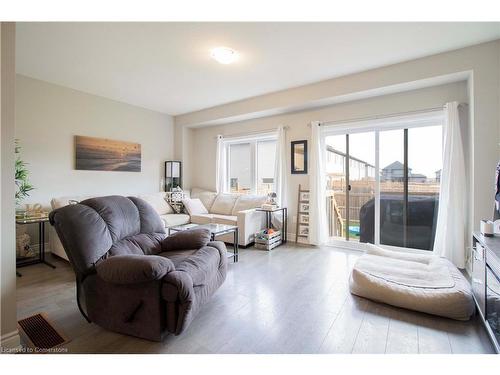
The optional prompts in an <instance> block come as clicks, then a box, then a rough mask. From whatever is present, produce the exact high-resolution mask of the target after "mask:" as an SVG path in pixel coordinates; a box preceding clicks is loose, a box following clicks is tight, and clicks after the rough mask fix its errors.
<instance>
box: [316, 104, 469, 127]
mask: <svg viewBox="0 0 500 375" xmlns="http://www.w3.org/2000/svg"><path fill="white" fill-rule="evenodd" d="M464 105H467V103H459V106H464ZM445 106H446V104H445V105H443V106H441V107H434V108H425V109H419V110H416V111H407V112H398V113H391V114H388V115H375V116H367V117H358V118H353V119H348V120H334V121H320V125H333V124H342V123H344V124H348V123H350V122H359V121H369V120H379V119H384V118H391V117H399V116H404V115H413V114H418V113H427V112H435V111H442V110H443V109H444V107H445ZM309 126H310V124H309Z"/></svg>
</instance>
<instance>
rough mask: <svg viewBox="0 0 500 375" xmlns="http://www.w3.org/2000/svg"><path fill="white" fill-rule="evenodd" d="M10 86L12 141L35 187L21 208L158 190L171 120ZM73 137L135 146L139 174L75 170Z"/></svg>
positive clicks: (22, 84) (27, 85)
mask: <svg viewBox="0 0 500 375" xmlns="http://www.w3.org/2000/svg"><path fill="white" fill-rule="evenodd" d="M16 85H17V90H16V138H18V139H19V140H20V143H21V146H22V158H23V159H24V160H25V161H26V162H27V163H29V166H28V169H29V170H30V181H31V183H32V184H33V185H34V186H35V190H33V191H32V192H31V195H30V197H29V198H27V199H26V200H25V201H24V203H42V204H43V205H44V206H49V204H50V199H51V198H53V197H58V196H67V195H93V194H96V195H106V194H135V193H141V192H156V191H160V181H161V178H162V177H163V174H164V171H163V163H164V161H165V160H169V159H171V158H172V157H173V156H174V146H173V143H174V127H173V120H172V117H171V116H168V115H166V114H162V113H158V112H153V111H150V110H146V109H143V108H139V107H134V106H131V105H128V104H124V103H120V102H116V101H113V100H110V99H106V98H103V97H99V96H94V95H90V94H86V93H83V92H79V91H75V90H72V89H68V88H65V87H62V86H57V85H54V84H51V83H47V82H43V81H39V80H35V79H32V78H29V77H26V76H22V75H17V76H16ZM75 135H85V136H91V137H101V138H110V139H117V140H122V141H130V142H137V143H140V144H141V150H142V170H141V172H112V171H82V170H75V167H74V166H75V149H74V136H75Z"/></svg>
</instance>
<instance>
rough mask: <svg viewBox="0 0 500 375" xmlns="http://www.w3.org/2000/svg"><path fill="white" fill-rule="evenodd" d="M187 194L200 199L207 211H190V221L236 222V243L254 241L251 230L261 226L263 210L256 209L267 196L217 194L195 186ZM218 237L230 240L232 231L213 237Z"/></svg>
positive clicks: (196, 222)
mask: <svg viewBox="0 0 500 375" xmlns="http://www.w3.org/2000/svg"><path fill="white" fill-rule="evenodd" d="M191 198H198V199H200V200H201V202H202V203H203V205H204V206H205V208H206V209H207V211H208V213H206V214H193V215H191V222H192V223H194V224H209V223H216V224H229V225H237V226H238V244H239V245H240V246H247V245H249V244H251V243H252V242H254V236H255V233H256V232H258V231H259V230H261V229H263V228H265V226H266V217H265V213H264V212H259V211H256V210H255V209H256V208H258V207H260V206H261V205H262V204H263V203H264V202H265V201H266V199H267V197H266V196H262V195H246V194H224V193H220V194H217V193H216V192H213V191H207V190H203V189H199V188H193V189H192V190H191ZM217 239H218V240H221V241H225V242H228V243H233V235H232V234H228V235H224V236H220V237H217Z"/></svg>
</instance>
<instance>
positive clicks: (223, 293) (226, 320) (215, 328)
mask: <svg viewBox="0 0 500 375" xmlns="http://www.w3.org/2000/svg"><path fill="white" fill-rule="evenodd" d="M358 256H359V253H357V252H350V251H344V250H340V249H336V248H330V247H324V248H321V249H314V248H309V247H297V246H294V245H288V246H281V247H279V248H277V249H275V250H273V251H272V252H266V251H260V250H255V249H252V248H250V249H247V250H245V249H243V250H240V261H239V263H235V264H233V263H231V264H230V265H229V270H228V277H227V279H226V281H225V283H224V285H223V286H222V287H221V288H220V289H219V290H218V291H217V292H216V294H215V295H214V296H213V298H212V300H211V301H210V302H209V303H208V304H207V305H205V306H204V307H203V308H202V310H201V312H200V314H199V315H198V316H197V317H196V319H195V320H194V321H193V322H192V324H191V326H190V327H189V328H188V330H187V331H186V332H185V333H183V334H182V335H181V336H168V337H167V338H166V339H165V340H164V341H163V342H161V343H157V342H150V341H146V340H142V339H136V338H133V337H128V336H124V335H120V334H117V333H113V332H109V331H106V330H104V329H102V328H100V327H98V326H97V325H95V324H89V323H87V322H86V321H85V319H84V318H83V317H82V316H81V315H80V313H79V311H78V308H77V305H76V301H75V285H74V275H73V271H72V270H71V268H70V266H69V264H68V263H66V262H64V261H62V260H57V259H53V262H54V263H55V264H56V265H57V269H55V270H53V269H51V268H49V267H47V266H45V265H42V264H39V265H35V266H30V267H26V268H22V269H20V271H21V273H22V274H23V277H21V278H18V279H17V311H18V317H19V318H23V317H27V316H29V315H32V314H35V313H38V312H45V313H46V314H47V315H48V316H49V318H50V319H51V320H52V321H53V323H54V324H55V325H56V326H57V327H58V328H60V329H61V330H62V331H63V332H64V333H65V334H66V336H67V337H69V339H70V340H71V341H70V342H69V344H68V345H67V348H68V351H69V352H70V353H492V347H491V344H490V342H489V339H488V337H487V335H486V332H485V330H484V328H483V327H482V325H481V323H480V320H479V317H478V316H476V317H474V318H473V319H472V320H471V321H469V322H458V321H453V320H449V319H444V318H438V317H434V316H431V315H426V314H421V313H416V312H412V311H408V310H403V309H398V308H394V307H391V306H387V305H383V304H379V303H375V302H372V301H369V300H366V299H363V298H359V297H356V296H353V295H351V294H350V293H349V288H348V277H349V272H350V270H351V268H352V266H353V264H354V262H355V260H356V259H357V257H358Z"/></svg>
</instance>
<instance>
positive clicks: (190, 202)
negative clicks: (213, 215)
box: [182, 198, 208, 215]
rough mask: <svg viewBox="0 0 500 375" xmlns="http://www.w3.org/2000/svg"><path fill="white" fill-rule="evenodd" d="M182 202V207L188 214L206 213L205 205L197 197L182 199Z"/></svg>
mask: <svg viewBox="0 0 500 375" xmlns="http://www.w3.org/2000/svg"><path fill="white" fill-rule="evenodd" d="M182 203H183V204H184V208H185V209H186V211H187V213H188V214H189V215H200V214H208V211H207V209H206V207H205V206H204V205H203V203H201V200H199V199H198V198H194V199H183V200H182Z"/></svg>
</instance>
